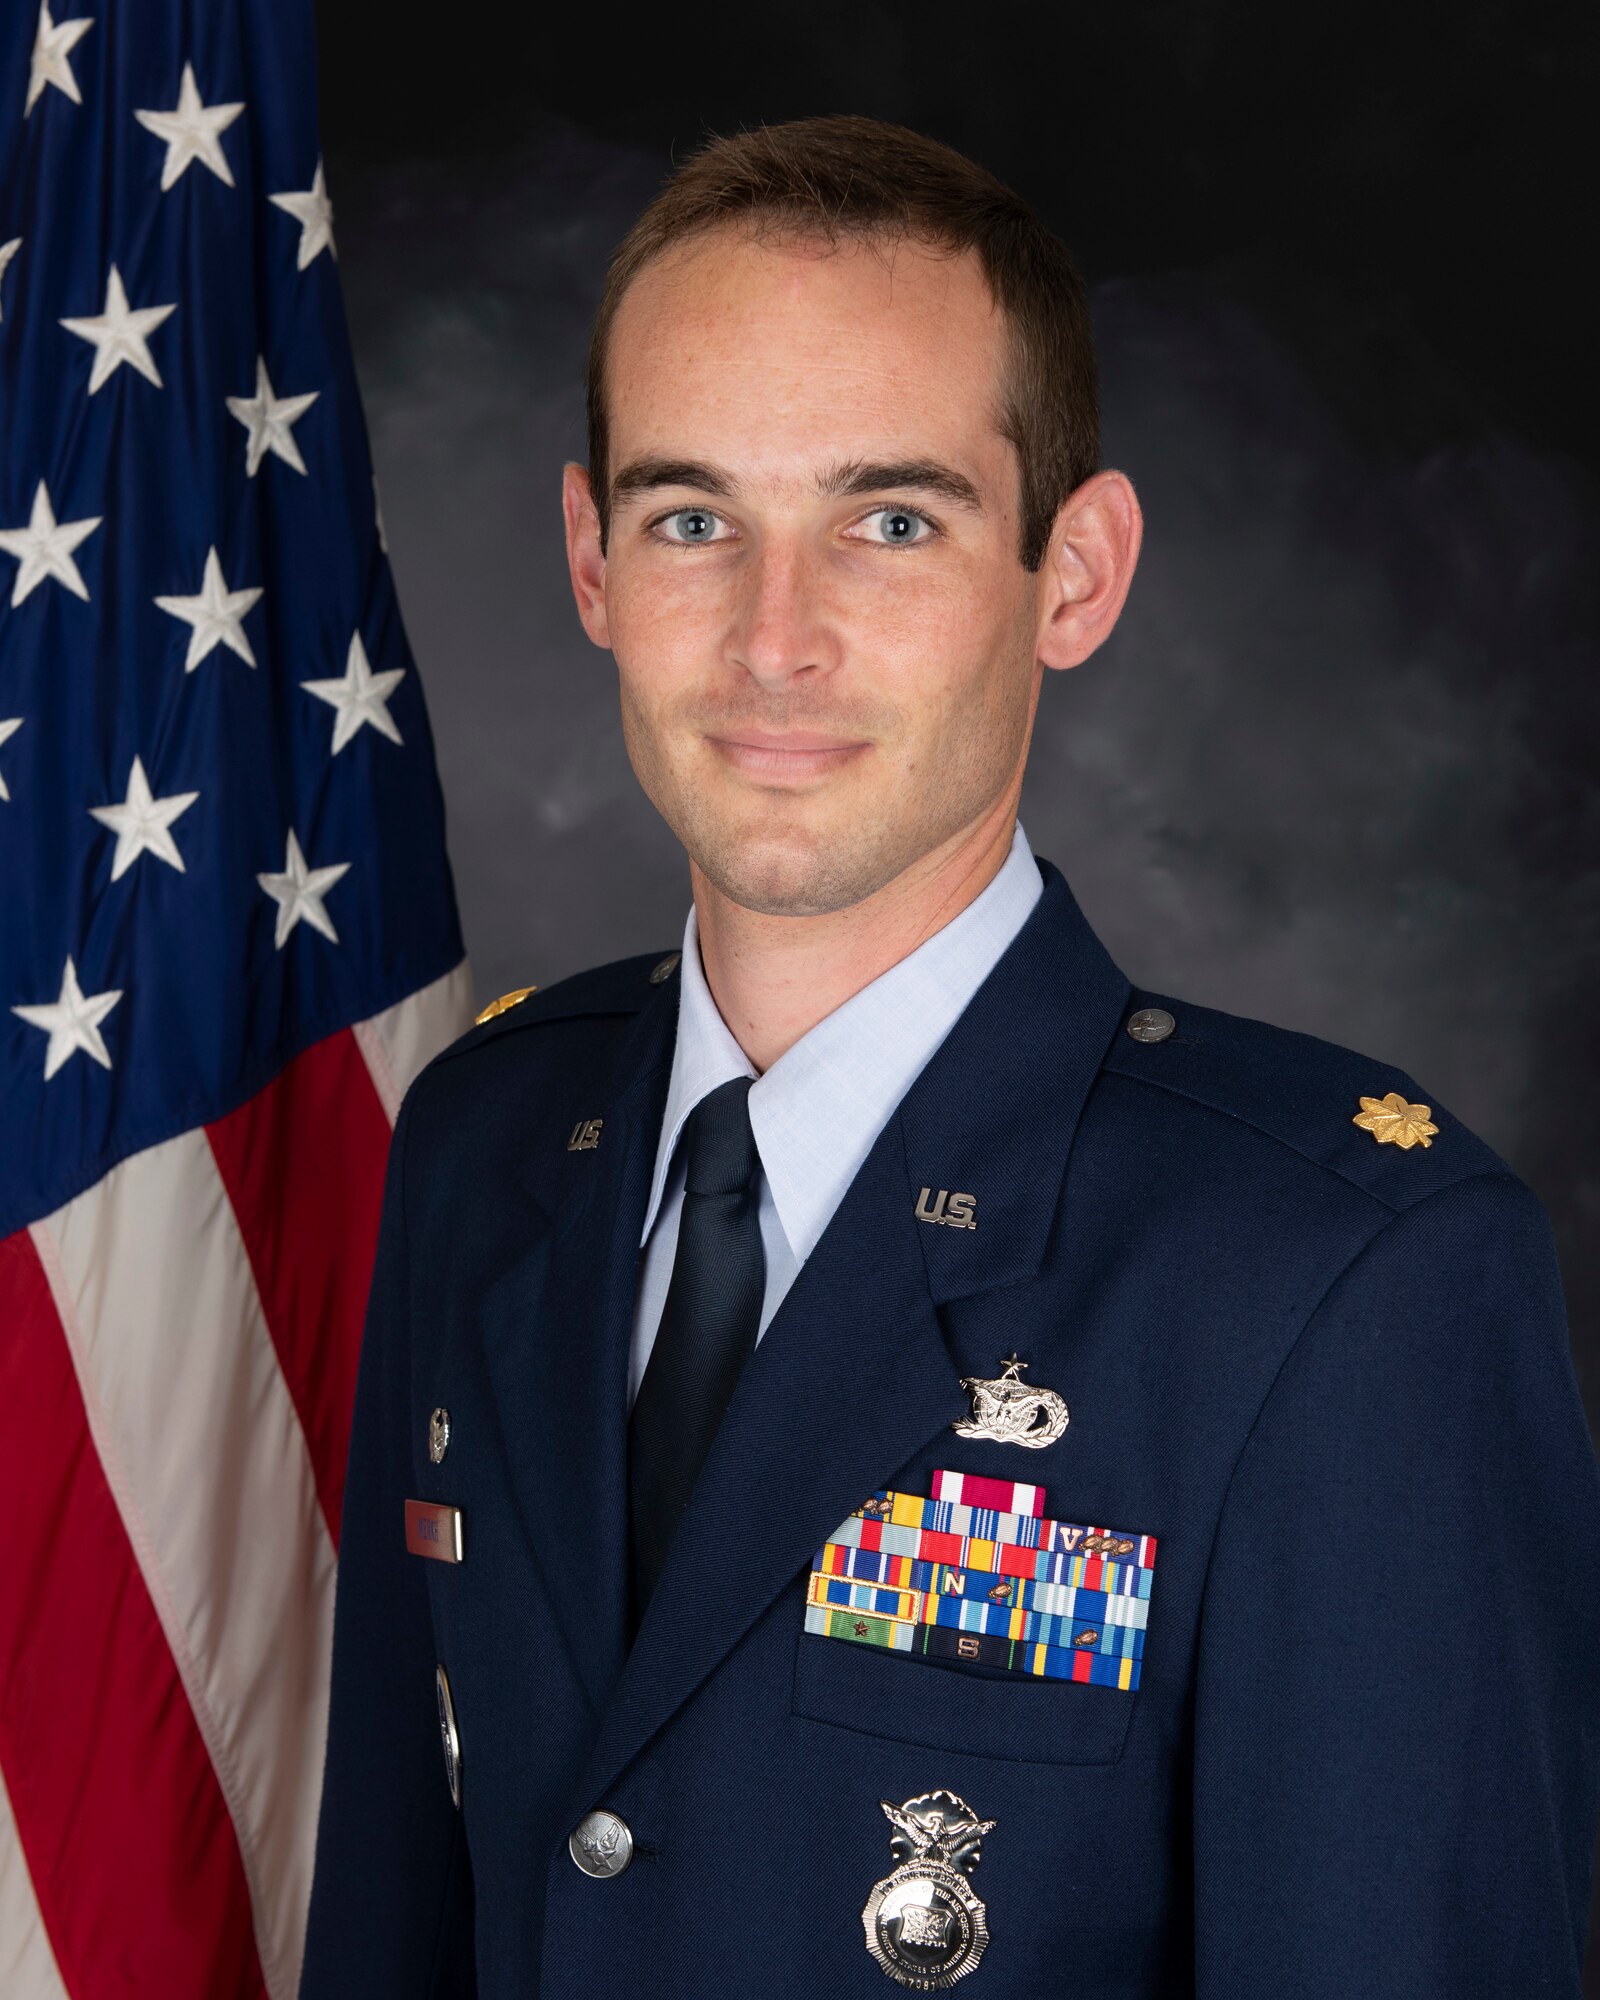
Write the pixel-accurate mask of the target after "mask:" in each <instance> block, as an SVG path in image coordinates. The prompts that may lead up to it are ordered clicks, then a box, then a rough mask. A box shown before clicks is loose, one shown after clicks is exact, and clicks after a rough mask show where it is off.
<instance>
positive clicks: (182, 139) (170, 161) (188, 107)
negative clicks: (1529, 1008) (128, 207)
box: [133, 63, 244, 194]
mask: <svg viewBox="0 0 1600 2000" xmlns="http://www.w3.org/2000/svg"><path fill="white" fill-rule="evenodd" d="M243 109H244V106H243V105H242V104H202V103H201V101H200V91H199V88H198V86H197V85H196V83H195V80H194V65H193V63H185V64H184V66H183V81H182V83H180V84H179V86H178V101H177V103H176V104H175V105H174V106H173V108H172V109H171V110H170V111H135V112H134V114H133V115H134V117H135V118H137V119H138V121H139V123H140V124H141V125H142V126H143V127H144V129H145V130H146V131H147V132H154V133H155V135H156V137H157V138H158V139H165V140H166V142H167V157H166V159H165V160H164V161H163V162H162V166H161V192H162V193H163V194H165V193H166V191H167V189H168V188H170V187H171V186H172V185H173V183H174V182H175V181H177V180H179V179H180V178H181V177H182V176H183V175H184V174H185V173H187V172H188V170H189V168H190V167H191V166H192V165H193V164H194V162H195V161H196V160H198V161H199V162H200V164H201V166H203V167H209V168H210V169H211V171H212V172H213V173H214V174H215V175H216V177H217V179H218V180H219V181H226V182H227V184H228V186H229V187H232V186H233V175H232V174H231V173H230V172H229V171H228V156H227V154H226V153H224V152H223V150H222V134H223V133H224V132H226V131H227V129H228V127H229V126H230V125H231V124H232V123H233V121H234V119H235V118H237V117H238V116H239V113H240V112H241V111H243Z"/></svg>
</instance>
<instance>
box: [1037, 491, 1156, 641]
mask: <svg viewBox="0 0 1600 2000" xmlns="http://www.w3.org/2000/svg"><path fill="white" fill-rule="evenodd" d="M1143 538H1144V515H1143V514H1142V513H1141V512H1140V509H1139V496H1138V495H1137V494H1136V493H1135V492H1134V490H1133V483H1132V481H1131V480H1129V479H1128V477H1127V476H1126V474H1124V473H1121V472H1097V473H1095V474H1094V475H1093V476H1092V477H1091V478H1089V479H1086V480H1085V481H1084V482H1083V484H1082V485H1081V486H1080V487H1078V488H1077V490H1076V491H1075V492H1073V493H1071V494H1069V495H1068V496H1067V499H1066V500H1065V501H1064V502H1063V504H1062V506H1061V509H1060V511H1059V512H1058V513H1057V515H1056V518H1055V525H1054V527H1053V528H1052V529H1051V531H1050V545H1049V547H1048V549H1047V550H1046V551H1045V558H1044V561H1043V563H1042V564H1041V565H1040V568H1039V585H1040V604H1039V638H1038V657H1039V659H1040V661H1041V662H1042V663H1043V665H1045V666H1047V667H1075V666H1077V665H1078V664H1079V663H1080V662H1081V661H1083V660H1086V659H1088V657H1089V655H1090V654H1091V653H1092V652H1093V651H1094V649H1095V648H1096V646H1098V645H1099V644H1100V643H1101V642H1102V640H1104V639H1105V638H1106V637H1108V635H1109V634H1110V631H1111V628H1112V626H1113V625H1115V624H1116V622H1117V619H1118V617H1119V616H1120V615H1121V612H1122V607H1123V604H1124V602H1125V601H1126V599H1127V595H1128V586H1129V584H1131V583H1132V581H1133V572H1134V566H1135V565H1136V564H1137V562H1138V560H1139V545H1140V543H1141V541H1142V540H1143Z"/></svg>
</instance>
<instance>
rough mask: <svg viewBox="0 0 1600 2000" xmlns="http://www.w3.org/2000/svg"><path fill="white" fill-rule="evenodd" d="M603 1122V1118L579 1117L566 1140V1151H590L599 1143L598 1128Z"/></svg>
mask: <svg viewBox="0 0 1600 2000" xmlns="http://www.w3.org/2000/svg"><path fill="white" fill-rule="evenodd" d="M605 1122H606V1121H605V1120H604V1119H603V1118H580V1119H579V1120H578V1122H577V1124H576V1125H574V1126H573V1128H572V1134H571V1136H570V1138H569V1139H568V1140H567V1151H568V1152H569V1153H592V1152H593V1151H594V1150H595V1148H596V1147H597V1146H598V1145H599V1144H600V1128H601V1126H602V1125H604V1124H605Z"/></svg>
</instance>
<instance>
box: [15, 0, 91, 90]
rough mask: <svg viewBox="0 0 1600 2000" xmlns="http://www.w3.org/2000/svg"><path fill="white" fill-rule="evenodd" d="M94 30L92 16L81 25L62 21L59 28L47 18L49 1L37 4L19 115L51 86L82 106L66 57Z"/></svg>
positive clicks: (75, 22) (81, 22)
mask: <svg viewBox="0 0 1600 2000" xmlns="http://www.w3.org/2000/svg"><path fill="white" fill-rule="evenodd" d="M93 26H94V16H93V15H90V16H89V17H88V18H87V19H85V20H81V21H63V22H62V23H61V25H60V27H59V28H58V27H57V26H56V24H55V22H54V21H52V20H51V18H50V0H40V6H39V26H38V28H37V29H36V30H35V32H34V37H33V66H32V68H30V69H29V71H28V101H27V103H26V104H24V105H23V107H22V115H23V117H24V118H26V117H27V115H28V113H29V112H30V111H31V110H32V109H33V107H34V106H35V104H37V103H38V101H39V99H40V97H41V96H42V95H43V93H44V89H45V86H46V85H47V84H52V83H53V84H54V85H55V87H56V89H57V90H61V91H65V92H66V94H67V96H68V97H70V98H71V99H72V101H73V103H74V104H81V103H82V102H83V99H82V97H81V96H80V95H79V94H78V79H77V78H76V77H75V76H74V75H73V74H72V64H71V63H70V62H68V60H67V57H68V56H69V55H70V54H71V52H72V50H73V49H75V48H76V47H77V45H78V43H79V42H81V41H82V40H83V38H84V36H85V35H86V34H88V32H89V30H90V29H91V28H92V27H93Z"/></svg>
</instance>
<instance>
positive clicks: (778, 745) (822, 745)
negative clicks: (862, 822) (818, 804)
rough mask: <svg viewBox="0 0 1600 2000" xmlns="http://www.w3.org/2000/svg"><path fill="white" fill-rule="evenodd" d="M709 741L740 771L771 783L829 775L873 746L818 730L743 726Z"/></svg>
mask: <svg viewBox="0 0 1600 2000" xmlns="http://www.w3.org/2000/svg"><path fill="white" fill-rule="evenodd" d="M706 741H707V742H708V743H709V744H710V746H711V748H712V749H713V750H714V751H715V752H716V754H717V755H718V756H719V757H721V758H722V759H723V761H724V762H725V763H727V764H730V765H732V767H733V768H734V769H735V770H736V771H743V772H744V773H745V775H746V776H747V777H752V778H761V779H764V780H765V781H766V782H768V783H773V782H778V783H785V782H791V783H792V782H799V783H804V782H805V781H806V780H807V779H810V778H820V777H825V776H827V775H828V774H829V773H831V772H833V771H837V770H841V769H842V768H843V767H844V766H845V765H846V764H848V763H850V762H851V761H852V760H853V759H854V758H857V757H860V756H863V755H864V754H865V753H866V752H867V751H868V750H869V749H871V747H872V746H871V744H869V743H861V742H857V741H854V740H852V739H851V738H849V737H846V736H832V735H829V734H827V733H826V732H824V731H821V730H815V729H787V730H776V729H753V728H749V727H741V728H738V729H736V730H732V731H730V732H729V733H728V734H727V735H725V736H708V737H707V738H706Z"/></svg>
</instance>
